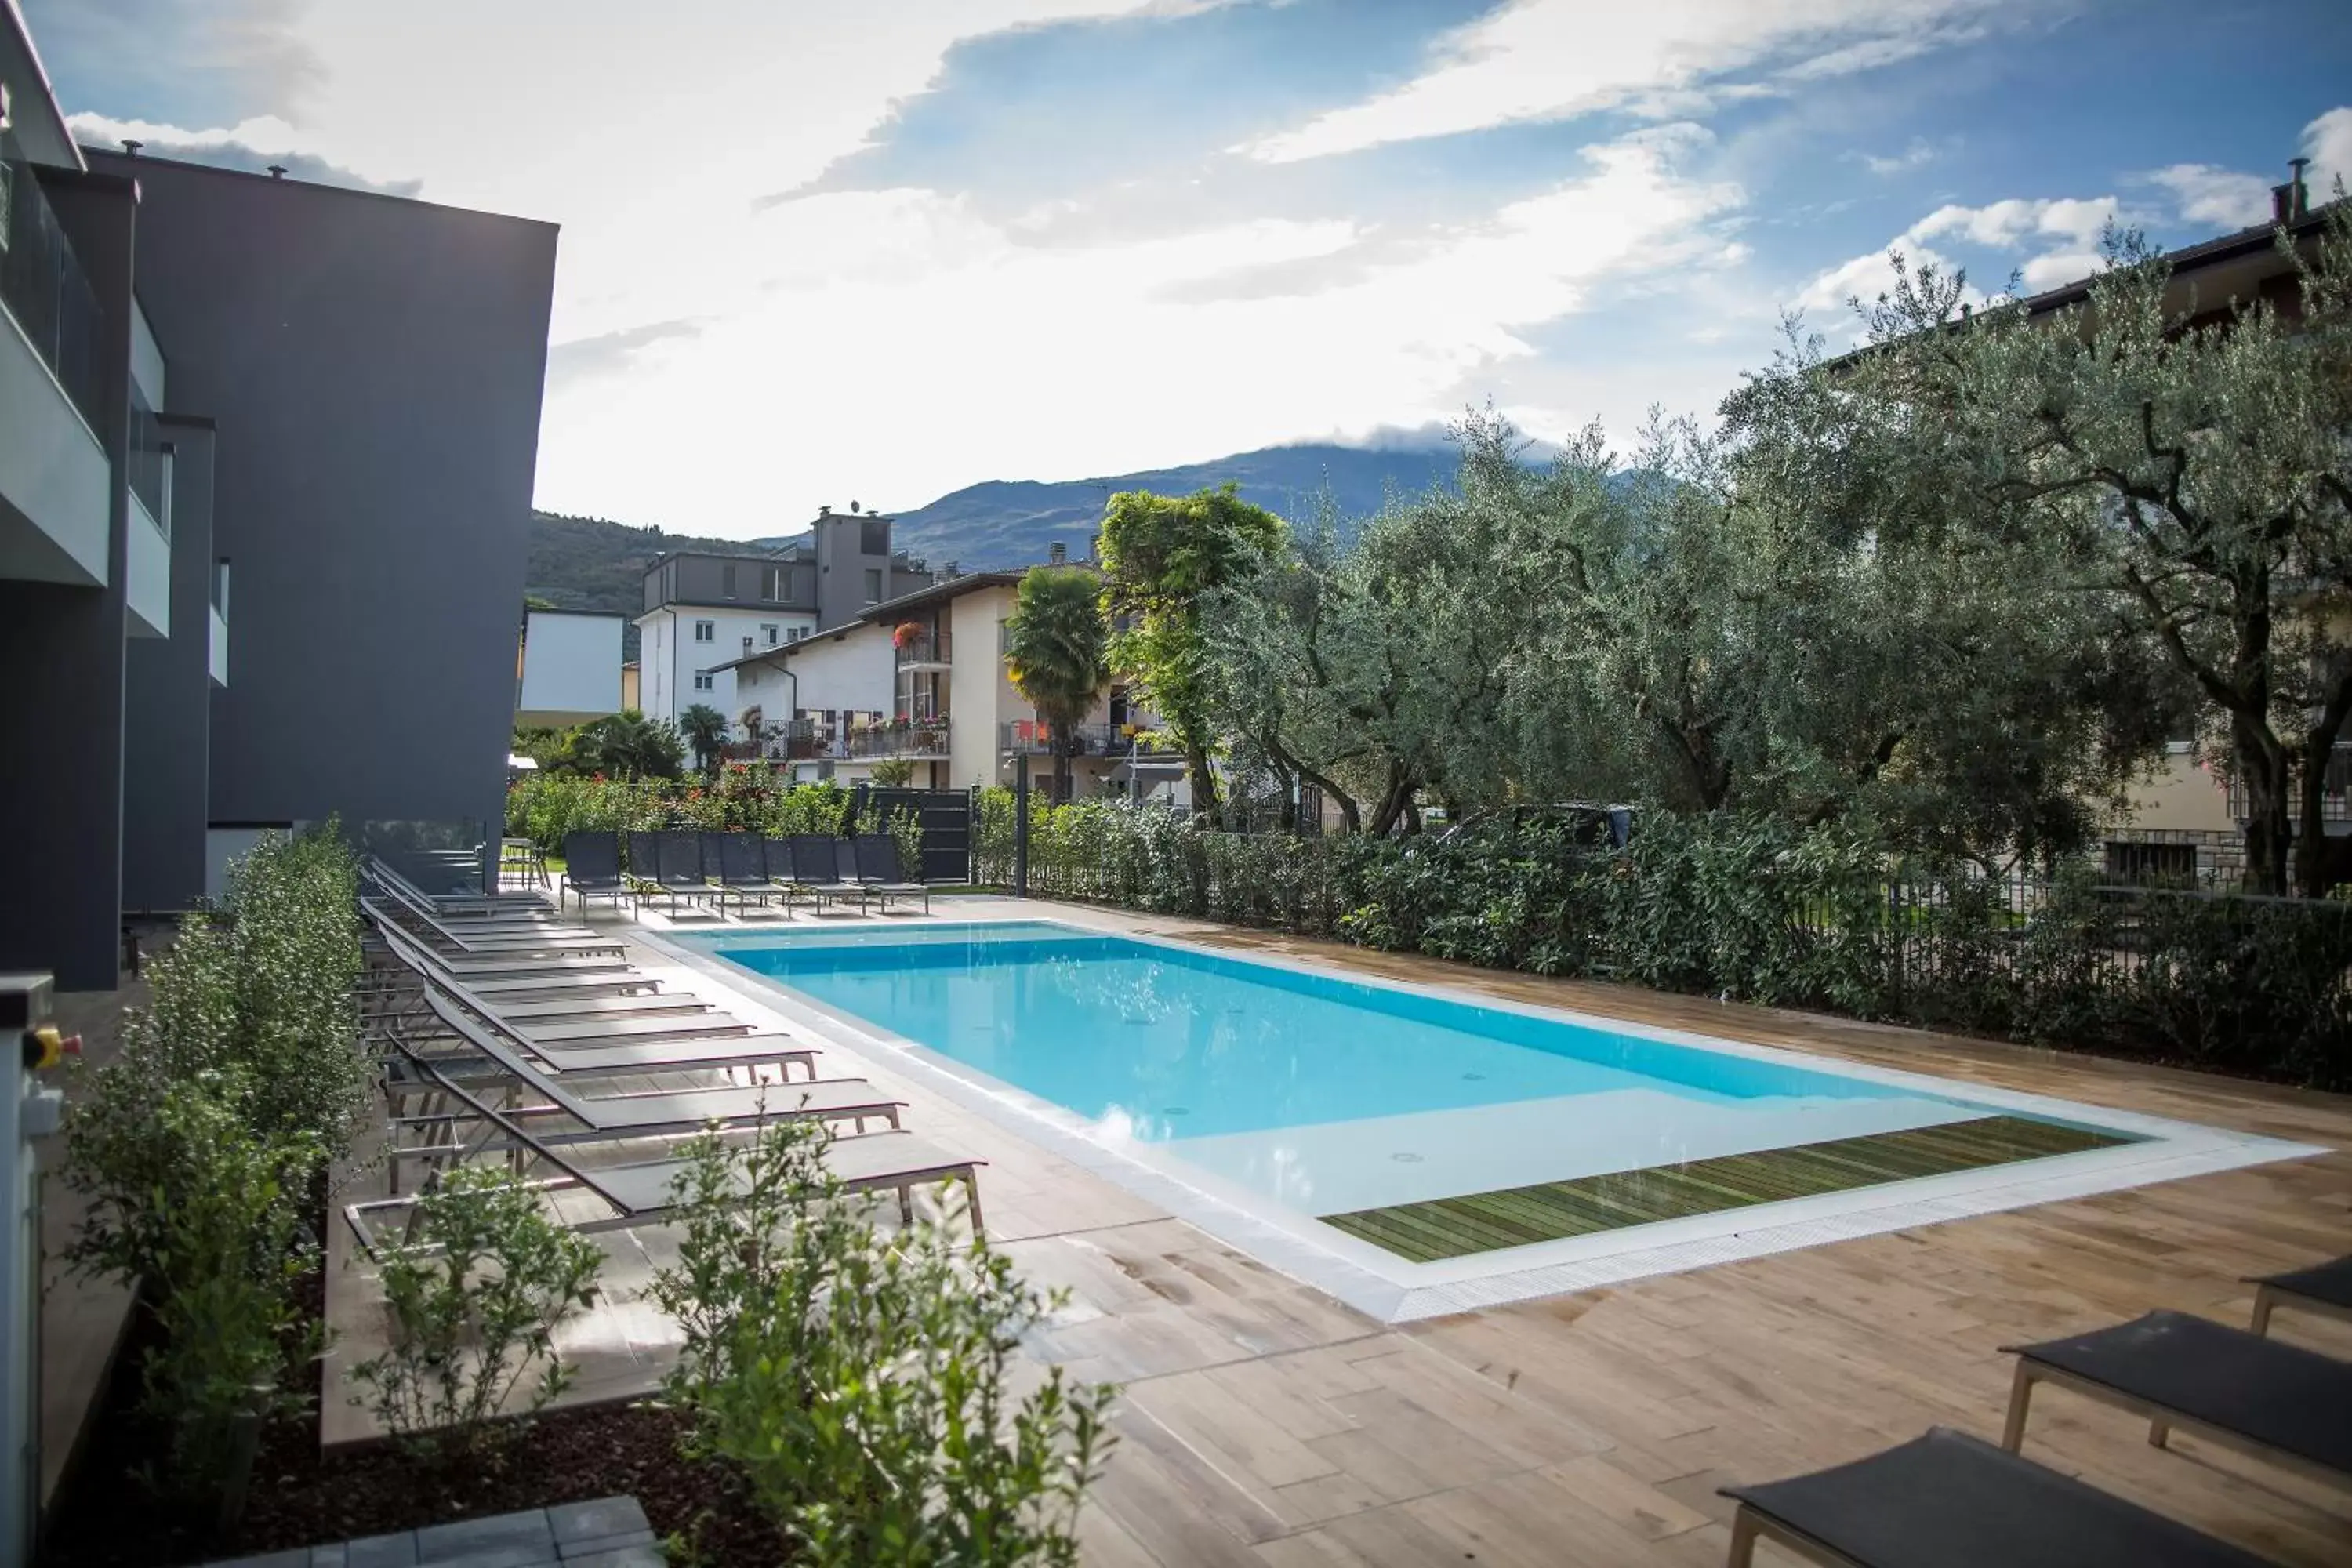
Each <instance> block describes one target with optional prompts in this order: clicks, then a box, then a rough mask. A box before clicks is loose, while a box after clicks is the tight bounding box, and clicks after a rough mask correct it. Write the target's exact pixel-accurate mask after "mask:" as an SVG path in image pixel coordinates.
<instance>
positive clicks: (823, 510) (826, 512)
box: [816, 506, 833, 517]
mask: <svg viewBox="0 0 2352 1568" xmlns="http://www.w3.org/2000/svg"><path fill="white" fill-rule="evenodd" d="M816 514H817V516H819V517H831V516H832V515H833V508H831V507H830V506H819V507H818V508H817V509H816Z"/></svg>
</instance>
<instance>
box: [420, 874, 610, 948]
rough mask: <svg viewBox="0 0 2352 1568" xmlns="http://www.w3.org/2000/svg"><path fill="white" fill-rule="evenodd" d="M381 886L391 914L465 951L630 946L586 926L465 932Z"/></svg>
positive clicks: (469, 928)
mask: <svg viewBox="0 0 2352 1568" xmlns="http://www.w3.org/2000/svg"><path fill="white" fill-rule="evenodd" d="M377 885H378V886H379V887H381V888H383V890H384V891H385V892H386V893H387V894H389V895H390V897H391V900H392V903H393V905H394V906H397V908H396V909H394V910H391V911H390V912H393V913H394V914H395V915H398V914H400V913H403V912H404V913H405V914H406V916H407V917H408V918H409V919H411V920H414V921H416V922H417V923H419V924H421V925H423V926H424V927H425V929H426V930H428V931H432V932H433V934H434V935H435V936H436V937H439V938H440V939H441V940H442V941H444V942H447V943H448V944H449V945H450V946H452V947H455V948H457V949H458V950H460V951H461V952H472V953H491V954H496V953H514V952H564V953H583V952H621V951H623V950H624V948H625V945H626V944H625V943H624V942H621V941H620V939H618V938H617V937H613V936H608V935H605V934H604V933H602V932H599V931H591V930H589V929H588V928H587V927H585V926H509V927H499V926H488V927H477V926H466V927H463V928H462V929H461V928H460V927H459V926H457V925H453V924H451V923H450V922H449V921H445V920H443V919H441V918H440V917H439V916H437V915H436V914H435V913H434V912H433V910H431V909H430V908H428V907H427V906H425V905H423V904H420V903H418V902H416V901H415V900H414V899H412V898H410V897H409V896H408V895H407V894H405V893H404V892H402V891H401V889H399V888H398V887H397V886H396V885H394V884H392V883H379V884H377Z"/></svg>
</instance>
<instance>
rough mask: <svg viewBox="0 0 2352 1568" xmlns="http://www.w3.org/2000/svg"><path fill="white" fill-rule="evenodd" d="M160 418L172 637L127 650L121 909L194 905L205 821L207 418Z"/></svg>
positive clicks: (209, 526)
mask: <svg viewBox="0 0 2352 1568" xmlns="http://www.w3.org/2000/svg"><path fill="white" fill-rule="evenodd" d="M161 423H162V426H163V439H164V440H165V441H166V442H167V443H169V444H170V446H171V447H172V635H171V636H170V637H133V638H131V639H130V641H129V644H128V646H127V647H125V649H124V662H125V668H124V691H123V725H122V756H123V768H122V907H123V908H124V909H125V910H134V911H151V910H188V909H194V907H195V903H196V900H197V899H199V898H200V897H202V896H203V894H204V891H205V826H206V824H207V823H208V822H209V821H210V813H209V809H208V807H207V804H206V800H207V791H208V789H209V787H210V786H209V782H208V781H209V771H210V762H211V747H210V744H209V736H210V734H211V729H212V725H211V714H212V694H213V680H212V637H211V629H212V596H213V595H212V587H213V560H214V557H215V555H216V554H217V553H218V552H216V551H215V550H214V549H213V424H212V421H211V420H209V419H201V418H190V417H188V416H182V415H173V414H168V413H167V414H164V415H163V416H161ZM234 668H235V667H234V665H232V666H231V670H232V673H231V676H230V679H236V677H235V674H234Z"/></svg>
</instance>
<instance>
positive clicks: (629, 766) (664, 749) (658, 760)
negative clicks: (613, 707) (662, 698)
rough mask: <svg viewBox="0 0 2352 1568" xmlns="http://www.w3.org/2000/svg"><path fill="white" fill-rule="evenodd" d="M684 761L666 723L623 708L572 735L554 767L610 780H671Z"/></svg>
mask: <svg viewBox="0 0 2352 1568" xmlns="http://www.w3.org/2000/svg"><path fill="white" fill-rule="evenodd" d="M685 757H686V748H685V746H683V745H682V744H680V743H679V742H678V738H677V731H676V730H673V729H671V728H670V726H669V721H667V720H659V719H648V718H646V716H645V715H644V714H642V713H640V712H638V711H637V710H635V709H634V708H625V709H623V710H621V711H620V712H618V713H614V714H609V715H607V716H606V717H604V718H602V719H599V720H596V721H594V722H593V723H588V724H583V725H582V726H581V727H580V728H579V729H577V730H574V731H572V734H571V737H570V739H569V740H568V741H567V742H566V743H565V745H564V747H563V750H562V755H561V756H559V757H558V758H557V759H556V762H555V766H556V767H557V768H558V769H559V770H560V771H562V772H564V773H583V774H585V773H603V774H604V775H606V776H607V777H610V778H632V779H634V778H649V779H650V778H659V779H674V778H676V777H677V768H678V763H681V762H682V761H684V760H685Z"/></svg>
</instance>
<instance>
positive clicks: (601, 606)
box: [523, 445, 1456, 658]
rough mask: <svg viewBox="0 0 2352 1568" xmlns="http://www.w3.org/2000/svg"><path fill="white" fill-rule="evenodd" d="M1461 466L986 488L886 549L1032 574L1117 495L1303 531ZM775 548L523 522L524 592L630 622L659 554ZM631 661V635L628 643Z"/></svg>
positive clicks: (1195, 471)
mask: <svg viewBox="0 0 2352 1568" xmlns="http://www.w3.org/2000/svg"><path fill="white" fill-rule="evenodd" d="M1455 461H1456V458H1455V455H1454V449H1453V448H1452V447H1445V446H1423V447H1339V446H1328V445H1319V446H1299V447H1266V448H1265V449H1264V450H1263V451H1256V452H1242V453H1237V454H1235V455H1234V456H1233V457H1230V458H1217V459H1215V460H1214V461H1213V462H1206V463H1191V464H1187V465H1185V466H1184V467H1182V468H1154V469H1151V470H1150V471H1149V472H1147V473H1138V474H1113V475H1108V476H1106V477H1104V478H1101V479H1064V480H1060V481H1058V482H1040V481H1038V480H1034V479H991V480H989V481H988V482H987V483H985V484H978V485H970V486H967V487H966V488H964V489H960V490H958V491H956V492H955V493H954V494H953V495H946V496H941V497H940V499H939V500H935V501H933V502H931V504H930V505H929V506H925V507H918V508H916V509H915V510H913V511H907V512H898V513H889V514H886V515H889V516H891V517H893V518H894V519H895V523H894V527H893V530H892V537H893V542H895V543H896V544H897V545H898V548H900V549H902V550H909V551H912V552H914V553H915V554H917V555H919V556H924V557H927V558H928V559H929V561H930V563H932V564H933V565H934V566H943V565H945V564H946V563H949V562H950V561H952V562H954V563H956V564H957V565H958V566H961V567H962V568H963V569H964V570H966V571H980V570H983V569H987V568H1009V567H1019V566H1027V565H1030V564H1032V563H1036V562H1039V561H1043V560H1045V553H1046V547H1047V546H1048V545H1051V544H1053V543H1054V542H1056V541H1059V542H1061V543H1063V544H1064V545H1066V546H1067V547H1068V549H1069V552H1070V554H1071V555H1072V556H1073V557H1076V556H1082V555H1084V554H1085V553H1086V552H1087V544H1088V543H1089V542H1091V541H1092V540H1093V538H1094V536H1095V531H1096V529H1097V527H1099V526H1100V525H1101V522H1102V511H1103V503H1104V502H1105V501H1107V500H1109V499H1110V497H1111V496H1112V495H1114V494H1116V493H1117V492H1118V491H1120V490H1158V491H1160V492H1161V493H1162V494H1167V495H1189V494H1191V493H1192V491H1194V490H1198V489H1208V488H1210V487H1212V486H1215V485H1222V484H1224V483H1225V482H1227V481H1228V480H1231V481H1232V482H1234V483H1235V484H1237V485H1239V486H1240V487H1241V493H1242V497H1243V499H1244V500H1251V501H1255V502H1256V503H1257V504H1258V505H1259V506H1262V507H1265V508H1267V509H1268V510H1273V511H1276V512H1279V513H1280V514H1282V515H1283V516H1284V517H1286V518H1290V519H1292V520H1294V521H1306V520H1307V519H1308V518H1310V517H1312V516H1313V515H1314V511H1315V505H1316V500H1317V497H1318V495H1320V494H1321V493H1322V492H1323V491H1324V489H1326V488H1327V487H1328V489H1329V491H1330V494H1331V499H1332V500H1333V502H1334V503H1335V504H1336V505H1337V506H1338V508H1339V516H1340V518H1341V519H1342V520H1344V521H1355V520H1359V519H1361V518H1365V517H1369V516H1370V515H1371V514H1372V513H1373V512H1376V511H1378V510H1380V509H1381V505H1382V504H1383V503H1384V502H1385V501H1386V500H1387V499H1388V496H1389V495H1390V493H1391V491H1393V492H1395V493H1397V494H1401V495H1408V496H1410V495H1418V494H1420V493H1421V492H1423V491H1424V490H1427V489H1432V488H1433V487H1435V486H1439V485H1447V484H1451V483H1452V482H1453V479H1454V464H1455ZM787 537H791V536H787V535H780V536H778V537H776V538H773V539H704V538H699V537H698V536H696V535H693V534H686V533H665V532H663V531H661V530H660V529H658V528H632V527H630V526H629V525H628V524H627V523H625V522H612V521H607V520H605V519H604V518H601V517H566V516H562V515H561V514H558V513H555V512H546V511H535V512H533V513H531V516H530V565H529V567H528V568H527V577H526V580H525V582H524V584H523V591H524V592H525V593H526V594H528V595H531V596H532V597H533V598H536V599H538V600H541V601H542V602H544V603H545V604H547V605H551V606H553V607H554V608H556V609H559V610H594V611H600V612H603V613H604V614H607V615H620V616H635V614H636V613H637V611H638V608H639V606H640V605H641V604H642V603H643V593H644V587H643V584H644V578H645V573H646V567H647V566H650V565H651V564H653V558H654V557H655V556H656V555H657V554H660V553H662V552H666V551H667V552H676V551H680V550H717V551H722V552H731V551H740V550H761V549H769V548H772V547H774V546H776V545H778V544H782V543H783V542H784V541H785V539H786V538H787ZM626 646H627V655H626V657H628V658H635V657H636V652H637V631H636V628H635V626H631V627H629V628H628V631H627V633H626Z"/></svg>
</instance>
